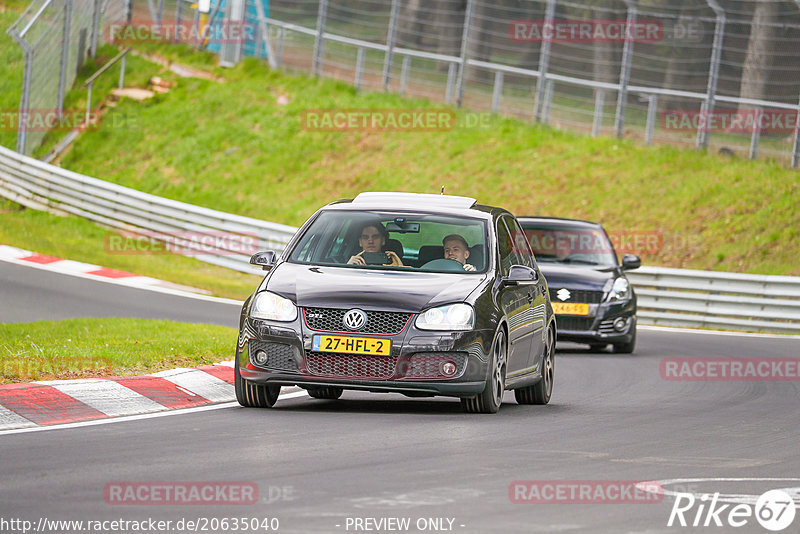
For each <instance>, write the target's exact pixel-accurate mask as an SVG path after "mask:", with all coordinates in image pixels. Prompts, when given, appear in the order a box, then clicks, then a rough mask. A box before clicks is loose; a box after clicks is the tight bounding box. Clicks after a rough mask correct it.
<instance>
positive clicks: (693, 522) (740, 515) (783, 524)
mask: <svg viewBox="0 0 800 534" xmlns="http://www.w3.org/2000/svg"><path fill="white" fill-rule="evenodd" d="M720 502H721V501H720V494H719V493H714V495H713V496H711V498H710V499H709V496H708V495H701V496H700V497H699V498H697V496H696V495H694V494H692V493H676V494H675V503H674V504H673V505H672V512H671V513H670V515H669V521H667V526H668V527H671V526H679V525H680V526H682V527H688V526H691V527H701V526H702V527H709V526H710V527H715V526H716V527H733V528H739V527H743V526H745V525H748V524H753V519H755V521H757V522H758V524H760V525H761V526H762V527H764V528H765V529H767V530H769V531H772V532H779V531H782V530H785V529H786V528H788V527H789V526H790V525H791V524H792V522H793V521H794V516H795V513H796V510H795V506H796V504H795V501H794V499H793V498H792V496H791V495H789V494H788V493H786V492H785V491H783V490H779V489H775V490H769V491H767V492H765V493H764V494H762V495H761V496H760V497H758V500H756V502H755V504H746V503H739V504H735V505H734V504H732V503H728V504H720Z"/></svg>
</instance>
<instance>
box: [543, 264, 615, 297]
mask: <svg viewBox="0 0 800 534" xmlns="http://www.w3.org/2000/svg"><path fill="white" fill-rule="evenodd" d="M539 268H540V269H541V270H542V272H543V273H544V277H545V278H546V279H547V285H548V287H550V288H551V289H558V288H560V287H566V288H569V289H585V290H589V291H601V290H602V289H603V286H605V284H606V282H607V281H608V279H609V278H612V279H613V278H616V277H617V276H618V275H619V273H618V272H617V271H616V270H613V271H610V272H609V271H598V270H596V269H592V268H591V267H576V266H571V267H564V266H561V265H553V264H548V263H544V262H542V263H539Z"/></svg>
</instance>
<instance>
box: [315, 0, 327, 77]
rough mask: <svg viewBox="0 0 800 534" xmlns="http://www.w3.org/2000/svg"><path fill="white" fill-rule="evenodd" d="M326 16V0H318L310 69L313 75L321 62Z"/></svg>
mask: <svg viewBox="0 0 800 534" xmlns="http://www.w3.org/2000/svg"><path fill="white" fill-rule="evenodd" d="M327 18H328V0H319V11H318V12H317V37H316V39H314V59H313V62H312V64H311V70H312V72H313V74H314V76H319V73H320V68H321V63H322V48H323V46H324V45H325V42H324V40H323V39H322V34H323V33H325V20H326V19H327Z"/></svg>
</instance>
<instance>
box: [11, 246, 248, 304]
mask: <svg viewBox="0 0 800 534" xmlns="http://www.w3.org/2000/svg"><path fill="white" fill-rule="evenodd" d="M0 261H6V262H9V263H15V264H17V265H25V266H28V267H35V268H37V269H43V270H47V271H53V272H57V273H61V274H67V275H71V276H77V277H80V278H87V279H90V280H96V281H101V282H109V283H112V284H119V285H124V286H129V287H135V288H141V289H149V290H151V291H158V292H160V293H171V294H177V295H181V296H187V297H194V298H200V299H203V300H213V301H218V302H226V303H230V304H238V305H241V302H239V301H236V300H233V299H224V298H219V297H211V296H207V295H204V294H203V293H207V292H206V291H204V290H201V289H196V288H193V287H189V286H183V285H180V284H175V283H173V282H166V281H164V280H159V279H158V278H151V277H149V276H141V275H138V274H134V273H129V272H127V271H120V270H118V269H110V268H108V267H102V266H100V265H93V264H91V263H83V262H79V261H73V260H65V259H63V258H56V257H53V256H46V255H44V254H39V253H36V252H31V251H30V250H24V249H21V248H17V247H12V246H9V245H0Z"/></svg>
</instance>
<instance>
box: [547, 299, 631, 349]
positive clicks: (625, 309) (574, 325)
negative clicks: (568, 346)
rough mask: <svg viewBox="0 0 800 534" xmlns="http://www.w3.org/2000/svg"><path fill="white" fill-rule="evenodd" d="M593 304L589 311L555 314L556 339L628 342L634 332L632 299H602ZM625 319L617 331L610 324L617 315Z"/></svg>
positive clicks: (600, 342) (593, 342) (599, 342)
mask: <svg viewBox="0 0 800 534" xmlns="http://www.w3.org/2000/svg"><path fill="white" fill-rule="evenodd" d="M592 308H593V311H594V314H593V315H588V316H585V315H561V314H559V315H556V328H557V339H558V341H572V342H575V343H589V344H607V343H630V342H631V341H632V339H633V336H634V335H635V332H636V301H635V300H629V301H627V302H604V303H602V304H599V305H596V306H594V307H592ZM620 318H621V319H623V320H625V321H626V324H625V328H624V329H623V330H621V331H619V330H616V329H615V328H614V322H615V321H616V320H617V319H620Z"/></svg>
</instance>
